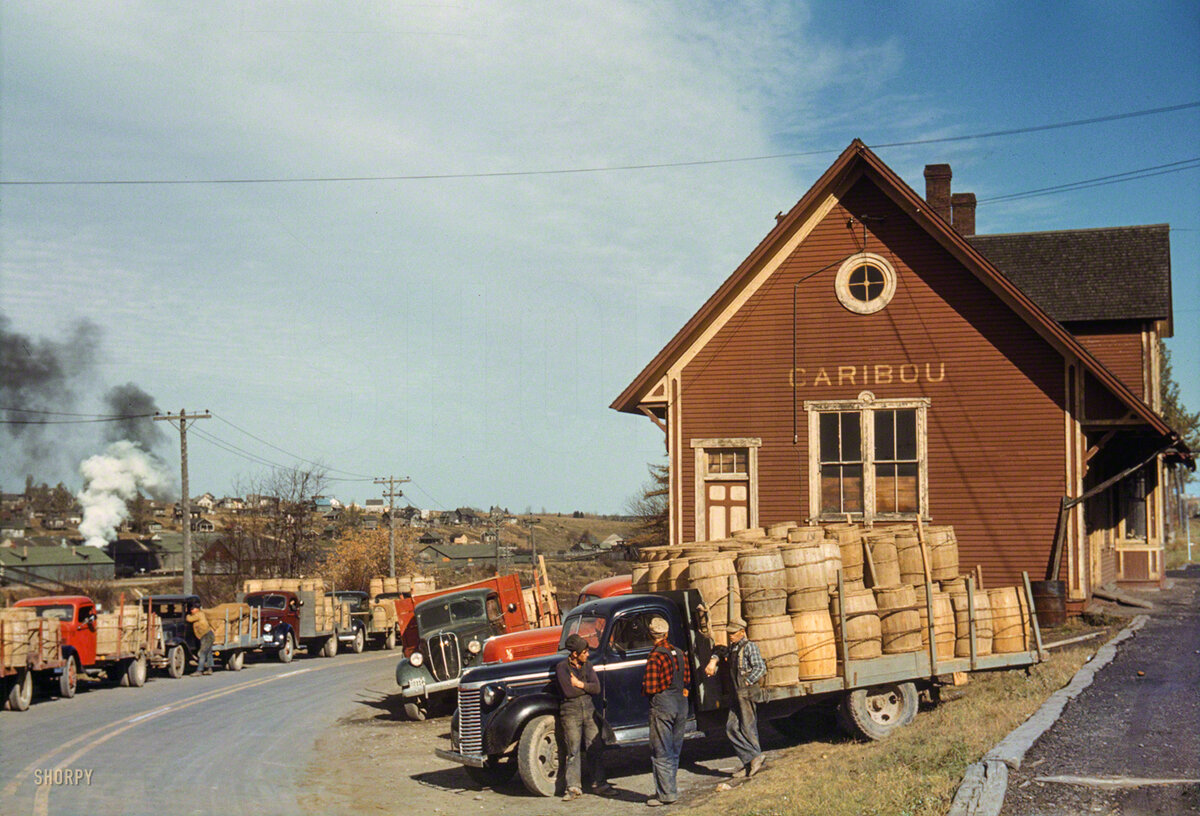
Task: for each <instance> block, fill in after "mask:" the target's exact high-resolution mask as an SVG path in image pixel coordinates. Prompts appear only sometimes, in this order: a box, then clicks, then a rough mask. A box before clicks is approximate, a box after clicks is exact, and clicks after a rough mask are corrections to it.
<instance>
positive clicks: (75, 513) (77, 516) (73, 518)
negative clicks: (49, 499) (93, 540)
mask: <svg viewBox="0 0 1200 816" xmlns="http://www.w3.org/2000/svg"><path fill="white" fill-rule="evenodd" d="M66 519H67V524H69V525H71V526H72V527H78V526H79V525H80V524H83V510H81V509H80V508H78V507H73V508H71V509H70V510H69V511H68V512H67V515H66Z"/></svg>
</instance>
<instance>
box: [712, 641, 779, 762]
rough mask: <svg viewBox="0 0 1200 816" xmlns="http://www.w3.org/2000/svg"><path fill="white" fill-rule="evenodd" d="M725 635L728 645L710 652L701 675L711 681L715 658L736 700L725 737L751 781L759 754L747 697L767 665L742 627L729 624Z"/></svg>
mask: <svg viewBox="0 0 1200 816" xmlns="http://www.w3.org/2000/svg"><path fill="white" fill-rule="evenodd" d="M725 631H726V632H728V633H729V645H728V646H718V647H717V648H716V649H715V650H714V652H715V653H714V654H713V656H712V659H711V660H709V661H708V665H707V666H705V667H704V673H705V674H706V675H708V676H709V677H712V676H713V675H714V674H716V673H717V660H718V658H720V659H721V660H722V661H723V662H724V668H725V672H726V674H725V679H726V682H727V683H728V685H729V687H730V688H731V689H732V690H733V692H734V697H735V700H736V702H735V704H734V706H733V707H732V708H730V709H729V718H728V719H727V720H726V721H725V735H726V736H728V737H729V741H730V742H731V743H733V750H734V751H735V752H736V753H737V756H738V759H740V760H741V761H742V767H743V768H745V769H746V776H747V777H751V776H754V775H755V774H756V773H758V771H759V769H760V768H762V765H763V752H762V748H761V747H760V746H759V742H758V712H757V710H756V707H755V705H754V700H753V699H752V698H751V696H750V693H751V689H752V688H754V686H756V685H758V681H759V680H761V679H762V678H763V675H765V674H766V673H767V664H766V663H765V662H763V658H762V652H761V651H760V650H759V648H758V644H757V643H755V642H754V641H752V640H749V639H748V638H747V637H746V624H744V623H742V622H741V621H738V620H733V621H730V622H729V625H728V626H726V627H725Z"/></svg>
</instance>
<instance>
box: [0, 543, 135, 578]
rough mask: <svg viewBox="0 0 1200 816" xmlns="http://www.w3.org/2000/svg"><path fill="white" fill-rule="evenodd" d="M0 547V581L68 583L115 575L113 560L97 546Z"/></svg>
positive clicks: (25, 545) (24, 545)
mask: <svg viewBox="0 0 1200 816" xmlns="http://www.w3.org/2000/svg"><path fill="white" fill-rule="evenodd" d="M65 541H66V540H65V539H62V540H61V541H60V543H59V545H57V546H55V545H42V546H36V545H35V546H30V545H29V544H22V545H20V546H17V547H0V584H21V583H24V582H25V581H26V580H30V581H36V580H38V579H42V580H50V581H56V582H57V581H61V582H65V583H72V582H75V581H97V580H105V579H112V578H113V577H115V574H114V570H113V560H112V558H110V557H109V556H108V553H106V552H105V551H104V550H102V549H101V548H99V547H87V546H83V545H66V546H63V544H64V543H65Z"/></svg>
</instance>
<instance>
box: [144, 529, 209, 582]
mask: <svg viewBox="0 0 1200 816" xmlns="http://www.w3.org/2000/svg"><path fill="white" fill-rule="evenodd" d="M217 536H218V533H195V534H193V535H192V558H193V559H195V557H196V554H197V553H201V552H204V550H205V548H207V547H208V545H209V544H211V543H213V542H214V541H216V539H217ZM150 544H151V546H152V547H153V548H154V551H155V553H157V555H158V561H159V568H158V570H159V571H160V572H163V573H181V572H183V533H175V532H163V533H159V534H157V535H155V536H153V537H152V538H151V539H150Z"/></svg>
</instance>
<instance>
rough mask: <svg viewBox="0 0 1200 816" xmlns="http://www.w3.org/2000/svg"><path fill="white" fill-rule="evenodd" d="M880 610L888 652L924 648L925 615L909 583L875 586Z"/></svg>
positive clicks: (884, 641) (886, 650)
mask: <svg viewBox="0 0 1200 816" xmlns="http://www.w3.org/2000/svg"><path fill="white" fill-rule="evenodd" d="M874 592H875V605H876V607H877V608H878V610H879V634H880V638H881V645H882V648H883V653H884V654H904V653H905V652H918V651H920V650H921V615H920V613H919V612H918V611H917V598H916V593H915V591H914V590H913V588H912V587H911V586H908V585H907V584H902V585H897V586H890V587H875V589H874Z"/></svg>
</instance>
